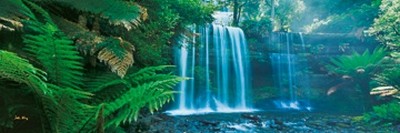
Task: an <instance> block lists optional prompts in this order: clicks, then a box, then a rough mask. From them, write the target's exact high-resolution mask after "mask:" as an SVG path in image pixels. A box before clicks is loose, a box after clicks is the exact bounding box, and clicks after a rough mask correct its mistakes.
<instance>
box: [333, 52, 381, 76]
mask: <svg viewBox="0 0 400 133" xmlns="http://www.w3.org/2000/svg"><path fill="white" fill-rule="evenodd" d="M386 55H387V51H386V49H385V48H383V47H381V48H376V49H375V50H374V51H373V52H372V53H371V52H369V51H368V50H366V51H365V52H364V53H362V54H359V53H357V52H354V53H353V54H352V55H342V56H339V57H337V58H332V59H331V60H330V62H331V64H328V65H327V66H326V67H327V68H328V70H329V71H331V72H334V73H337V74H342V75H349V76H358V75H359V76H364V77H365V76H366V75H368V74H371V72H373V71H374V70H375V69H376V68H377V67H378V66H379V65H381V63H382V59H383V58H384V57H385V56H386Z"/></svg>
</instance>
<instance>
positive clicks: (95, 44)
mask: <svg viewBox="0 0 400 133" xmlns="http://www.w3.org/2000/svg"><path fill="white" fill-rule="evenodd" d="M53 19H54V20H55V22H56V24H57V25H59V26H60V28H61V29H62V30H63V31H65V32H66V33H67V34H68V35H69V36H70V37H71V38H72V39H74V40H76V41H75V45H76V46H77V48H78V49H79V51H81V52H82V53H84V54H85V55H86V54H89V55H91V56H97V59H99V60H100V61H102V62H104V63H105V64H107V65H108V66H110V68H111V71H112V72H115V73H117V74H118V76H120V77H124V76H125V74H126V72H127V70H128V69H129V68H130V67H131V66H132V64H133V63H134V59H133V58H134V57H133V52H134V51H135V48H134V46H133V45H132V44H131V43H129V42H127V41H125V40H123V39H122V38H120V37H119V38H117V37H104V36H101V35H98V34H97V33H94V32H90V31H88V30H87V29H85V28H84V27H81V26H80V25H78V24H76V23H73V22H70V21H68V20H65V19H62V18H60V17H57V16H53Z"/></svg>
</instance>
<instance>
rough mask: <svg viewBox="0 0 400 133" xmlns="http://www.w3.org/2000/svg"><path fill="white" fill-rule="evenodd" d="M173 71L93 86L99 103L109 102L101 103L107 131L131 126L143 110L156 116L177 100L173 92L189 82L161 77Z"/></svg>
mask: <svg viewBox="0 0 400 133" xmlns="http://www.w3.org/2000/svg"><path fill="white" fill-rule="evenodd" d="M170 67H172V66H156V67H147V68H144V69H141V70H139V71H138V72H136V73H133V74H129V75H127V76H126V77H125V78H123V79H120V78H114V79H112V78H107V77H100V78H98V79H96V80H94V81H92V82H89V85H90V86H97V87H96V88H93V89H92V90H91V91H93V93H94V94H96V95H95V97H94V99H95V101H97V102H101V101H105V102H104V103H101V104H103V105H104V112H103V117H104V118H105V120H106V121H105V123H104V126H105V128H115V127H117V126H119V125H121V124H124V123H130V122H132V121H133V120H136V119H137V117H138V115H139V111H140V109H142V108H144V107H147V108H148V109H149V110H150V112H151V113H153V112H154V111H157V110H159V109H160V108H161V107H162V105H164V104H165V103H167V102H169V101H170V100H171V99H173V94H174V93H175V92H174V91H173V90H172V88H173V87H174V86H175V85H176V84H177V83H179V82H180V81H182V80H185V79H187V78H182V77H178V76H176V75H173V74H171V73H168V74H163V73H159V71H163V70H164V69H166V68H170ZM115 114H117V115H115Z"/></svg>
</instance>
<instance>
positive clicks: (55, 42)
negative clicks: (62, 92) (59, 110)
mask: <svg viewBox="0 0 400 133" xmlns="http://www.w3.org/2000/svg"><path fill="white" fill-rule="evenodd" d="M25 22H26V26H25V27H26V28H27V31H30V32H28V33H26V34H25V35H24V36H23V39H24V43H25V44H26V51H28V52H29V53H30V54H32V55H33V56H34V57H36V58H37V59H38V60H39V61H40V63H41V64H42V65H43V67H44V68H45V70H46V72H47V73H48V75H49V77H50V80H49V81H50V82H52V83H54V84H57V85H59V86H64V87H72V88H80V87H79V86H80V85H82V82H81V76H82V72H81V71H82V69H83V67H82V66H83V65H82V64H81V62H80V60H81V59H82V58H81V57H80V56H79V52H78V51H76V49H75V46H73V42H72V41H71V40H69V39H68V38H67V37H66V36H65V35H64V34H63V33H62V32H61V31H59V29H58V28H57V26H55V25H54V24H52V23H51V22H50V23H44V24H43V23H41V22H38V21H35V20H26V21H25Z"/></svg>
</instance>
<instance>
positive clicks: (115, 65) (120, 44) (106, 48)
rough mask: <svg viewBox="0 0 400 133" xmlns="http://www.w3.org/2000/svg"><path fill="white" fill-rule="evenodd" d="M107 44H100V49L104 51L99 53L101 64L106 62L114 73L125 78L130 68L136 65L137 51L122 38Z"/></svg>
mask: <svg viewBox="0 0 400 133" xmlns="http://www.w3.org/2000/svg"><path fill="white" fill-rule="evenodd" d="M107 42H109V43H105V42H103V43H100V44H99V47H103V49H101V50H100V51H99V53H98V55H97V58H98V59H99V60H100V61H101V62H106V63H107V64H108V65H109V66H110V67H111V71H112V72H115V73H117V74H118V75H119V76H120V77H122V78H123V77H124V76H125V74H126V72H127V71H128V69H129V67H131V66H132V64H133V63H134V60H133V51H135V48H134V47H133V45H131V44H130V43H129V42H126V41H124V40H122V39H121V38H118V39H113V40H110V41H107Z"/></svg>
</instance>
